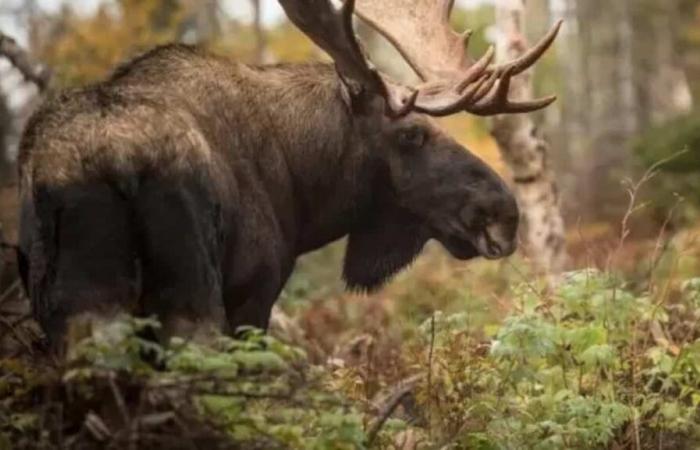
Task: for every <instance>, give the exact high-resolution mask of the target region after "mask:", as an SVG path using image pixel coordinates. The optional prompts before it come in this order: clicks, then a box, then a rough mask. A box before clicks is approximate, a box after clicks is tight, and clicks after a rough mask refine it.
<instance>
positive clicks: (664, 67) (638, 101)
mask: <svg viewBox="0 0 700 450" xmlns="http://www.w3.org/2000/svg"><path fill="white" fill-rule="evenodd" d="M683 1H686V0H668V1H663V2H659V1H657V0H620V1H617V2H609V1H606V0H566V1H565V2H563V4H564V5H565V9H564V11H563V13H564V16H565V18H566V24H567V26H566V28H565V33H563V36H562V38H561V39H560V49H561V52H560V53H559V56H560V59H561V68H562V72H563V74H564V77H563V78H564V79H565V80H567V83H565V84H564V92H565V95H564V98H563V102H562V106H563V116H562V117H563V123H564V127H562V135H561V136H560V138H559V141H558V142H560V143H561V144H562V146H565V147H566V148H567V149H568V152H569V153H570V155H571V168H572V170H573V171H574V172H575V173H576V177H575V181H574V183H572V184H571V185H570V186H568V188H569V191H570V192H575V196H570V201H569V205H570V208H571V211H572V212H573V213H574V214H576V215H577V216H579V217H577V219H579V218H581V217H582V218H583V219H584V221H595V220H601V219H603V220H605V219H610V218H613V217H618V216H619V212H620V209H621V208H624V206H625V205H626V202H627V199H626V198H625V192H624V190H623V189H621V188H620V185H619V180H620V179H621V178H622V177H626V176H630V175H631V172H632V171H633V170H634V164H633V161H634V159H633V158H632V157H631V153H630V152H629V148H630V145H629V143H630V139H631V138H633V137H634V136H636V135H637V134H639V133H640V132H642V131H643V130H645V129H646V128H648V127H649V126H650V125H654V124H658V123H659V122H661V121H664V120H667V119H671V118H673V117H677V116H678V115H682V114H685V113H687V112H688V111H689V110H690V108H691V106H692V97H691V95H690V89H689V82H688V78H687V76H686V74H685V72H684V67H683V64H681V62H682V60H681V58H680V55H679V53H678V49H679V46H678V38H679V33H680V30H681V29H682V27H681V26H680V25H679V19H680V16H679V11H680V8H681V3H682V2H683Z"/></svg>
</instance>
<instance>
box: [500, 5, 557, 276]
mask: <svg viewBox="0 0 700 450" xmlns="http://www.w3.org/2000/svg"><path fill="white" fill-rule="evenodd" d="M524 21H525V0H497V2H496V23H497V26H498V34H499V39H498V43H497V44H498V45H497V50H498V51H497V54H498V58H499V59H501V60H506V59H513V58H517V57H518V56H520V55H521V54H522V53H523V52H524V51H525V50H526V48H527V43H526V39H525V24H524ZM510 89H511V92H510V97H511V98H512V99H514V100H524V99H530V98H533V86H532V73H531V72H530V71H527V72H526V73H523V74H521V75H519V76H518V77H515V79H513V80H512V83H511V88H510ZM491 133H492V135H493V137H494V138H495V139H496V142H497V143H498V146H499V149H500V151H501V155H502V156H503V159H504V161H505V162H506V164H507V165H508V167H509V168H510V171H511V173H512V177H513V182H514V191H515V195H516V197H517V199H518V203H519V205H520V209H521V221H522V228H521V229H522V230H523V231H522V237H523V241H524V242H523V243H524V245H525V251H526V254H527V255H528V256H529V257H530V258H531V259H532V261H533V263H534V264H535V267H536V268H537V269H538V270H539V271H540V272H542V273H544V274H546V275H548V276H549V279H550V282H551V283H554V282H555V281H556V279H557V275H558V274H559V273H561V272H562V271H563V270H564V268H565V266H566V263H567V260H568V255H567V252H566V239H565V234H564V221H563V219H562V216H561V212H560V210H559V194H558V191H557V186H556V183H555V180H554V174H553V171H552V169H551V167H550V164H549V155H548V153H549V144H548V143H547V141H546V140H545V139H544V138H543V137H542V136H541V135H540V133H539V131H538V129H537V126H536V125H535V123H534V121H533V119H532V116H530V115H525V114H514V115H502V116H498V117H496V118H495V119H494V122H493V126H492V130H491Z"/></svg>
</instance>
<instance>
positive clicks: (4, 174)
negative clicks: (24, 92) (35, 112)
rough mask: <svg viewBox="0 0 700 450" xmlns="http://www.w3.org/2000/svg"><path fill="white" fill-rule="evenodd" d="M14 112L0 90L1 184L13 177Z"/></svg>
mask: <svg viewBox="0 0 700 450" xmlns="http://www.w3.org/2000/svg"><path fill="white" fill-rule="evenodd" d="M12 122H13V119H12V113H11V112H10V108H9V107H8V106H7V98H6V97H5V95H4V93H2V92H0V185H2V184H4V183H5V182H6V181H7V180H9V179H10V178H12V174H13V172H14V168H13V164H12V162H11V160H10V155H9V148H10V147H9V138H10V132H11V130H12Z"/></svg>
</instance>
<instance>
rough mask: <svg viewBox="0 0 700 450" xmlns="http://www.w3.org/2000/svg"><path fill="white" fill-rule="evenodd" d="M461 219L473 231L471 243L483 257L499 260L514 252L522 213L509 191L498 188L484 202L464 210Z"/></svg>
mask: <svg viewBox="0 0 700 450" xmlns="http://www.w3.org/2000/svg"><path fill="white" fill-rule="evenodd" d="M461 219H462V222H463V223H464V224H466V225H467V227H468V228H469V229H470V230H472V233H473V235H472V242H473V244H474V246H475V247H476V248H477V249H478V251H479V253H480V254H481V256H483V257H485V258H487V259H499V258H505V257H507V256H510V255H512V254H513V253H514V252H515V250H516V248H517V234H518V225H519V222H520V211H519V209H518V205H517V202H516V201H515V197H514V196H513V195H512V194H511V193H510V191H508V190H507V189H505V188H503V189H498V190H497V191H496V192H492V194H491V195H489V196H486V197H482V199H481V202H478V203H477V204H472V205H468V206H466V207H464V208H463V209H462V211H461Z"/></svg>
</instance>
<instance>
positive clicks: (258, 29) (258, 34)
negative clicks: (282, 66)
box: [250, 0, 267, 64]
mask: <svg viewBox="0 0 700 450" xmlns="http://www.w3.org/2000/svg"><path fill="white" fill-rule="evenodd" d="M250 3H251V6H252V7H253V33H254V34H255V63H256V64H262V63H264V62H265V60H266V54H265V53H266V51H267V40H266V36H265V28H264V27H263V23H262V5H261V3H260V0H250Z"/></svg>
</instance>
